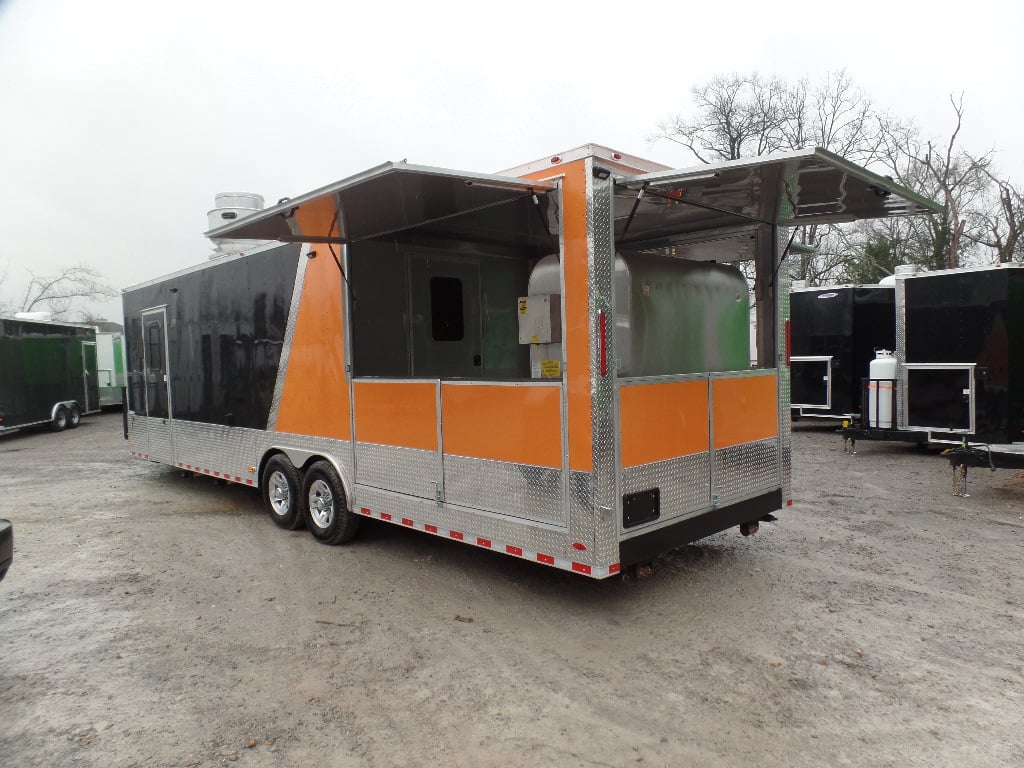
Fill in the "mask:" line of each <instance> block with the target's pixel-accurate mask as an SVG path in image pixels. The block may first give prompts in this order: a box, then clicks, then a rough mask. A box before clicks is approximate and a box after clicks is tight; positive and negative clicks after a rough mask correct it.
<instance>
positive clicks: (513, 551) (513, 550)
mask: <svg viewBox="0 0 1024 768" xmlns="http://www.w3.org/2000/svg"><path fill="white" fill-rule="evenodd" d="M505 551H506V552H508V553H509V554H510V555H515V556H516V557H522V556H523V550H522V549H521V548H519V547H513V546H512V545H511V544H509V545H507V546H506V547H505Z"/></svg>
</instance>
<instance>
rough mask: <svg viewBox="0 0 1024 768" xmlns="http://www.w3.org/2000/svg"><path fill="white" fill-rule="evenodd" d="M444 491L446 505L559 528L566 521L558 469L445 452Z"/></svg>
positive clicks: (560, 474) (560, 475)
mask: <svg viewBox="0 0 1024 768" xmlns="http://www.w3.org/2000/svg"><path fill="white" fill-rule="evenodd" d="M444 492H445V501H446V502H447V503H449V504H455V505H459V506H466V507H472V508H474V509H482V510H486V511H489V512H494V513H497V514H505V515H512V516H514V517H522V518H524V519H527V520H534V521H537V522H546V523H553V524H555V525H559V526H562V527H566V526H567V525H568V522H569V521H568V516H567V515H566V514H565V512H564V510H563V505H562V470H560V469H552V468H549V467H535V466H531V465H529V464H513V463H510V462H502V461H490V460H487V459H474V458H469V457H466V456H450V455H445V457H444ZM498 504H500V506H498Z"/></svg>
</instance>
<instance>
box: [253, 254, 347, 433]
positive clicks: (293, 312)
mask: <svg viewBox="0 0 1024 768" xmlns="http://www.w3.org/2000/svg"><path fill="white" fill-rule="evenodd" d="M311 247H312V246H310V245H308V244H306V245H303V246H302V248H301V249H300V250H299V262H298V265H297V266H296V272H295V285H294V286H293V287H292V300H291V304H290V305H289V306H288V324H287V325H286V326H285V330H284V344H282V345H281V357H280V359H279V360H278V363H277V381H275V382H274V395H273V397H272V398H271V400H270V412H269V414H268V416H267V429H268V430H270V431H273V430H274V429H276V428H277V414H278V412H279V411H280V409H281V393H282V392H283V391H284V377H285V373H286V372H287V370H288V359H289V358H290V357H291V350H292V341H293V340H294V338H295V322H296V319H297V318H298V316H299V303H300V300H301V298H302V286H303V284H304V283H305V281H306V264H307V263H309V256H308V254H309V249H310V248H311ZM345 325H346V327H347V325H348V322H347V320H346V323H345Z"/></svg>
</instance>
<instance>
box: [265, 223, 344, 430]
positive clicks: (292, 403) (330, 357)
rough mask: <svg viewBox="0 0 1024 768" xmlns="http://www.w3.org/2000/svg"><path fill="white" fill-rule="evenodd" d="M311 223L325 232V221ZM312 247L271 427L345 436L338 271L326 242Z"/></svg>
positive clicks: (339, 273) (342, 345)
mask: <svg viewBox="0 0 1024 768" xmlns="http://www.w3.org/2000/svg"><path fill="white" fill-rule="evenodd" d="M300 213H301V211H300ZM303 224H305V223H303ZM316 225H317V226H323V228H324V231H326V228H327V227H329V226H330V225H329V224H324V223H323V222H317V223H316ZM304 231H305V230H304ZM313 248H314V250H315V251H316V253H317V255H316V257H315V258H312V259H309V261H308V262H307V263H306V277H305V280H304V281H303V284H302V295H301V297H300V299H299V314H298V317H297V318H296V323H295V335H294V336H293V338H292V346H291V350H290V354H289V357H288V370H287V371H286V373H285V379H284V389H283V390H282V393H281V405H280V409H279V411H278V416H277V427H276V428H277V431H278V432H293V433H296V434H300V435H316V436H318V437H333V438H336V439H338V440H348V439H349V438H350V436H351V426H350V423H349V403H348V383H347V381H346V379H345V338H344V335H343V333H342V328H343V326H342V315H341V284H342V283H341V272H340V271H339V270H338V265H337V264H336V263H335V262H334V258H333V257H332V255H331V253H330V251H329V249H328V247H327V246H326V245H316V246H313Z"/></svg>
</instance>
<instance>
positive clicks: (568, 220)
mask: <svg viewBox="0 0 1024 768" xmlns="http://www.w3.org/2000/svg"><path fill="white" fill-rule="evenodd" d="M556 172H557V173H562V174H564V177H563V178H562V235H563V240H564V248H565V251H564V253H563V258H564V264H563V267H562V272H563V275H564V278H563V279H564V280H565V289H564V295H563V296H562V302H563V304H564V306H565V329H564V336H565V349H566V362H565V367H566V371H567V379H566V383H567V385H568V389H569V392H568V418H569V469H573V470H579V471H582V472H590V471H591V470H593V468H594V453H593V451H594V445H593V434H592V429H591V424H592V414H591V403H590V319H589V317H588V316H587V312H588V308H589V301H590V292H589V290H588V283H587V177H586V164H585V161H583V160H577V161H576V162H573V163H566V164H565V165H564V166H558V168H557V169H553V168H548V169H545V170H543V171H538V172H537V173H535V174H530V176H532V177H533V178H545V177H550V176H551V175H552V174H553V173H556Z"/></svg>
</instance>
